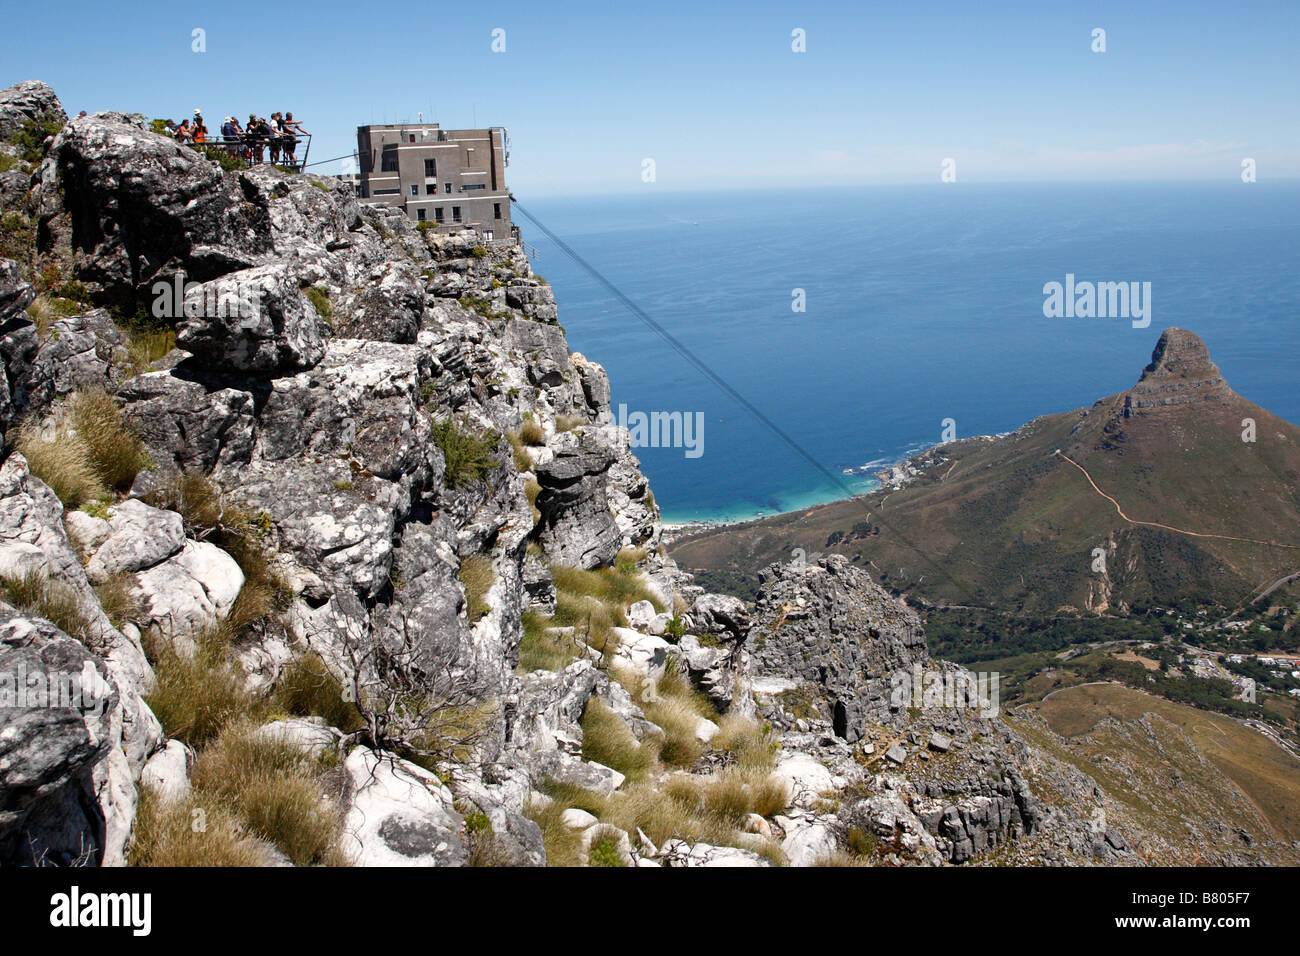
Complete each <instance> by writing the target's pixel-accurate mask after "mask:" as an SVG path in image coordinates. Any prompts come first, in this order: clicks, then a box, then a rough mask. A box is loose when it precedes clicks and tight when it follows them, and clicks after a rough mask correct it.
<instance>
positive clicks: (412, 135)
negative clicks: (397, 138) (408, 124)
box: [407, 133, 415, 143]
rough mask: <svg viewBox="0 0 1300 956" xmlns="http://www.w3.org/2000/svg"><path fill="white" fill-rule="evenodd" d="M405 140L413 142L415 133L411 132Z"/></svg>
mask: <svg viewBox="0 0 1300 956" xmlns="http://www.w3.org/2000/svg"><path fill="white" fill-rule="evenodd" d="M407 142H410V143H414V142H415V134H414V133H412V134H411V135H410V138H409V139H408V140H407Z"/></svg>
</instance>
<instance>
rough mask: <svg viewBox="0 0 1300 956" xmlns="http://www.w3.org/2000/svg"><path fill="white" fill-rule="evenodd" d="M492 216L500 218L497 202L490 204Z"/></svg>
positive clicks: (499, 205)
mask: <svg viewBox="0 0 1300 956" xmlns="http://www.w3.org/2000/svg"><path fill="white" fill-rule="evenodd" d="M492 218H493V219H500V218H501V204H500V203H499V202H494V203H493V204H492Z"/></svg>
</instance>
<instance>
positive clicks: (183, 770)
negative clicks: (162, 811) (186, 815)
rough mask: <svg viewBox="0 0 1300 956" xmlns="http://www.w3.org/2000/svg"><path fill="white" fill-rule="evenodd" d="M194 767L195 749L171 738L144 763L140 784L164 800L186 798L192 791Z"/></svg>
mask: <svg viewBox="0 0 1300 956" xmlns="http://www.w3.org/2000/svg"><path fill="white" fill-rule="evenodd" d="M193 768H194V751H192V750H190V748H189V747H187V746H185V744H183V743H181V741H179V740H169V741H167V746H165V747H163V749H162V750H159V751H158V752H157V753H156V754H154V755H153V756H152V757H150V758H149V762H148V763H146V764H145V765H144V771H143V772H142V773H141V774H140V786H142V787H149V788H151V789H152V790H153V791H154V792H155V793H157V794H158V796H159V797H160V798H161V799H163V800H184V799H185V798H186V797H187V796H189V793H190V771H191V770H192V769H193Z"/></svg>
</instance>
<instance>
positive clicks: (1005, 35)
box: [0, 0, 1300, 202]
mask: <svg viewBox="0 0 1300 956" xmlns="http://www.w3.org/2000/svg"><path fill="white" fill-rule="evenodd" d="M23 18H24V21H25V22H24V24H23V26H22V28H21V29H17V30H7V31H5V33H4V34H3V35H2V36H0V85H7V84H9V83H13V82H17V81H19V80H23V79H33V78H35V79H42V80H44V81H46V82H47V83H49V84H51V85H52V86H53V87H54V88H55V90H56V91H57V92H58V93H59V95H60V97H61V98H62V100H63V102H64V106H65V108H66V109H67V110H68V111H69V112H70V113H75V112H77V111H79V110H82V109H86V110H89V111H92V112H93V111H95V110H98V109H120V110H125V111H131V112H140V113H144V114H146V115H148V116H170V117H173V118H175V119H178V120H179V119H180V118H181V117H183V116H185V115H187V114H189V113H190V112H191V111H192V110H193V109H194V108H195V107H201V108H202V109H203V111H204V114H205V116H206V117H207V118H208V119H209V121H211V120H212V119H213V118H216V119H217V120H218V122H219V120H220V117H221V116H224V115H226V114H228V113H237V114H239V115H240V116H241V117H243V116H247V114H248V113H249V112H250V111H254V112H257V113H261V114H270V113H271V112H272V111H274V110H292V111H293V112H294V113H295V115H296V116H297V117H298V118H299V119H301V120H303V122H304V123H305V125H306V126H307V128H308V129H309V130H311V132H313V133H314V134H316V139H315V141H314V143H313V146H312V150H311V157H312V158H313V159H326V158H329V157H333V156H339V155H342V154H344V153H347V152H349V151H350V150H351V149H352V148H353V146H354V143H355V127H356V126H357V124H359V123H367V122H385V121H386V122H398V121H406V120H410V121H414V120H415V119H416V116H417V113H419V112H420V111H423V112H424V114H425V118H426V119H432V120H436V121H439V122H441V123H442V124H443V125H444V126H447V127H459V126H470V125H475V124H478V125H496V126H506V127H508V128H509V130H510V133H511V139H512V143H513V150H512V158H511V167H510V172H509V181H510V184H511V187H512V189H513V190H514V191H515V193H516V195H518V196H519V198H520V199H525V198H526V197H536V196H539V195H545V196H553V195H581V194H601V193H615V192H636V191H645V190H646V189H656V190H690V189H718V188H746V189H755V188H757V189H766V188H771V189H773V190H774V201H777V202H779V201H780V200H779V196H780V195H781V194H786V195H788V194H789V193H788V192H787V190H791V189H799V188H802V187H804V186H812V185H817V186H828V185H839V184H849V183H855V184H856V183H893V182H932V181H937V180H938V178H939V173H940V165H941V163H942V161H943V160H944V159H945V158H947V157H951V158H953V159H955V160H956V170H957V179H958V181H959V182H981V181H985V182H989V181H994V182H996V181H1021V180H1033V181H1040V180H1074V181H1078V180H1095V179H1218V178H1224V179H1232V178H1236V177H1238V176H1239V174H1240V167H1241V160H1242V158H1243V157H1247V156H1249V157H1252V158H1254V159H1255V160H1256V162H1257V164H1258V175H1259V178H1260V181H1265V180H1267V179H1269V178H1294V177H1297V176H1300V96H1298V95H1297V94H1298V93H1300V68H1297V67H1296V65H1295V51H1296V49H1297V47H1298V46H1300V44H1298V42H1297V41H1300V4H1297V3H1295V2H1294V0H1290V2H1276V3H1256V2H1249V0H1247V2H1239V3H1196V2H1124V3H1090V4H1063V3H1056V2H1051V0H1045V2H1032V3H1009V4H994V3H990V4H982V3H974V2H970V3H937V2H936V3H927V2H911V3H898V2H890V3H879V4H861V3H820V4H814V3H804V2H800V3H769V2H752V3H736V4H721V5H706V4H703V3H699V2H695V3H652V4H620V3H610V2H603V3H583V4H563V3H544V4H543V3H537V2H531V3H493V4H482V3H468V4H445V5H444V4H414V3H407V2H391V3H387V4H373V5H366V4H357V3H355V2H352V3H346V4H345V3H328V2H327V3H315V4H312V5H310V6H300V5H291V4H288V3H284V2H260V3H244V2H237V0H223V2H221V3H206V2H200V3H195V4H183V5H182V4H176V3H172V2H167V3H154V2H148V3H130V4H125V5H123V4H105V3H102V2H99V0H96V2H93V3H91V2H85V0H74V2H64V3H58V4H44V5H37V4H31V5H28V6H27V7H26V8H25V9H24V14H23ZM1096 27H1101V28H1103V29H1105V30H1106V46H1107V49H1106V52H1105V53H1093V52H1092V50H1091V49H1090V46H1091V43H1092V38H1091V33H1092V30H1093V29H1094V28H1096ZM195 28H200V29H202V30H204V31H205V34H206V46H207V50H206V52H204V53H195V52H192V50H191V37H192V31H193V30H194V29H195ZM495 28H501V29H504V30H505V31H506V32H505V40H506V50H505V52H504V53H493V52H492V50H491V43H492V31H493V29H495ZM795 28H801V29H803V30H804V31H806V37H807V52H805V53H794V52H792V50H791V31H792V30H794V29H795ZM645 158H652V159H654V161H655V164H656V181H655V183H654V184H653V185H650V184H646V183H644V182H642V179H641V169H642V160H643V159H645ZM318 171H321V172H332V171H337V166H325V167H319V169H318Z"/></svg>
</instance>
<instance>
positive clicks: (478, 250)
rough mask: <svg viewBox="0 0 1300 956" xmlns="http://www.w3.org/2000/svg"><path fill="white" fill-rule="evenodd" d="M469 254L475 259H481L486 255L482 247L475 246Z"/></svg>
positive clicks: (486, 252)
mask: <svg viewBox="0 0 1300 956" xmlns="http://www.w3.org/2000/svg"><path fill="white" fill-rule="evenodd" d="M469 254H470V255H471V256H473V257H474V258H475V259H482V258H484V257H485V256H486V255H487V254H488V251H487V250H486V249H484V248H483V247H482V246H475V247H474V248H473V249H471V250H470V251H469Z"/></svg>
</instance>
